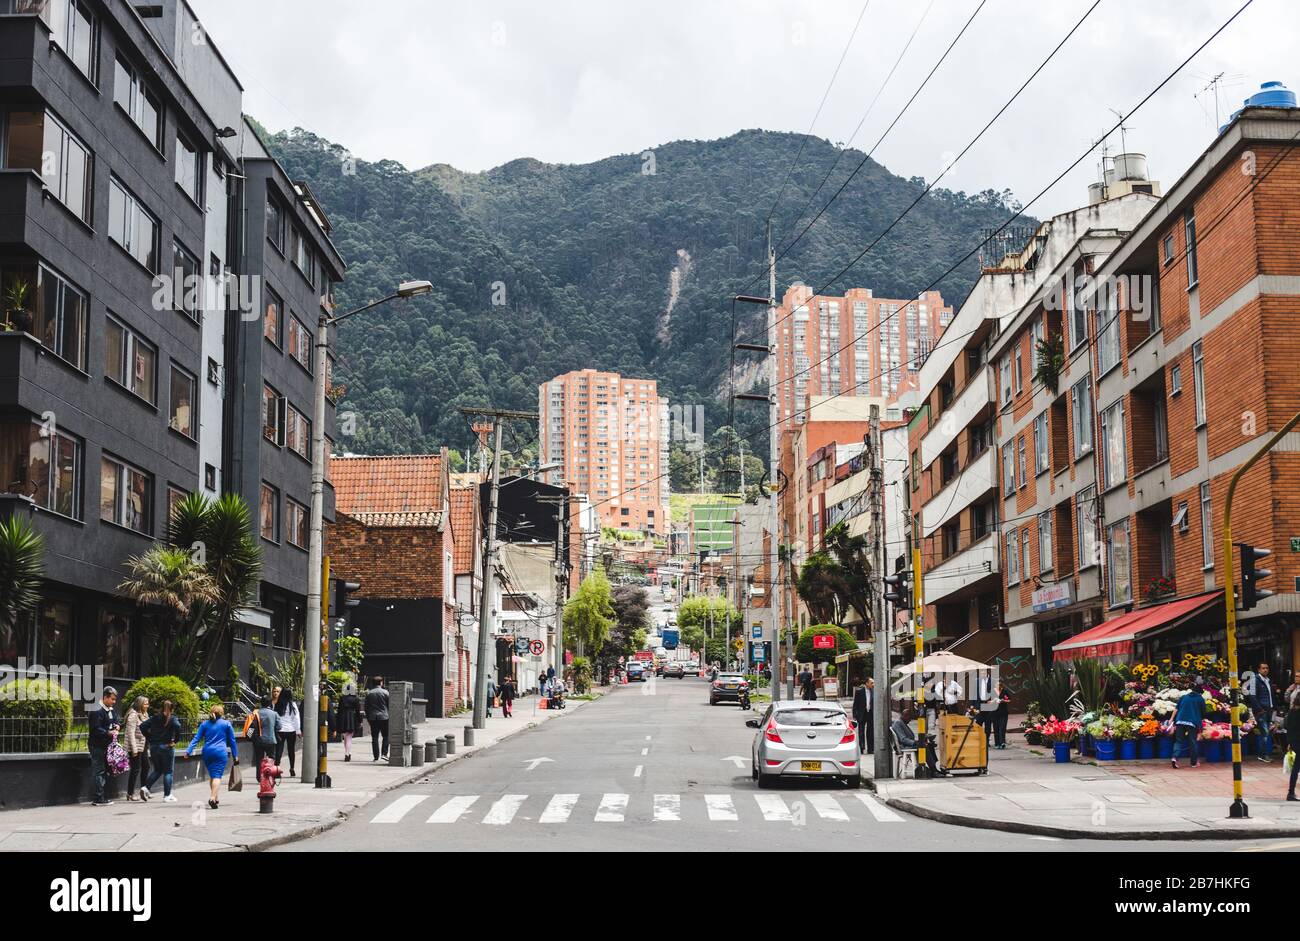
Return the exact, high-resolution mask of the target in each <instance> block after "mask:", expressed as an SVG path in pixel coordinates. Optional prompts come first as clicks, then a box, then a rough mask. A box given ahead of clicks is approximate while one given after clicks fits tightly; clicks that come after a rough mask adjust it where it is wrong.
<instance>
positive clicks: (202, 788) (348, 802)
mask: <svg viewBox="0 0 1300 941" xmlns="http://www.w3.org/2000/svg"><path fill="white" fill-rule="evenodd" d="M536 704H537V697H536V696H529V697H527V698H525V699H521V700H518V701H517V702H516V703H515V714H514V717H513V718H510V719H505V718H503V717H502V715H501V710H500V709H494V710H493V716H492V718H490V719H488V721H487V728H485V729H479V730H477V731H476V732H475V743H474V745H473V746H471V747H469V748H466V747H465V745H464V744H463V742H464V727H465V726H466V725H469V724H471V722H472V719H471V716H470V714H468V713H466V714H465V715H460V716H456V717H454V718H451V719H426V720H425V721H424V722H423V723H422V724H420V725H419V726H417V728H418V730H419V733H418V734H419V740H420V742H421V743H424V742H428V741H431V740H432V739H434V738H436V737H441V736H443V735H446V734H447V733H448V732H450V733H452V734H454V735H455V736H456V754H455V755H451V756H449V757H448V758H445V759H443V760H441V761H437V762H434V763H433V764H431V765H429V764H426V765H424V766H423V767H418V768H396V767H391V766H389V765H388V763H387V762H384V761H379V762H375V761H372V760H371V758H372V753H371V745H370V739H369V738H368V737H367V738H364V739H361V738H357V739H354V740H353V742H352V761H350V762H346V763H345V762H344V761H343V743H342V742H331V743H330V745H329V774H330V778H331V779H332V781H333V786H332V787H330V788H329V789H317V788H315V787H312V786H308V785H304V784H302V783H301V782H300V780H299V779H296V778H295V779H292V780H291V779H289V777H288V774H289V771H288V768H287V767H286V768H285V769H284V772H285V776H284V777H282V778H281V779H280V781H279V782H278V784H277V786H276V794H277V796H276V799H275V812H274V813H272V814H267V815H263V814H260V813H258V801H257V781H256V780H255V779H254V777H253V775H252V773H251V770H252V769H250V768H249V767H247V766H246V765H244V764H241V765H240V769H241V770H242V771H243V772H244V788H243V790H242V791H241V792H239V793H235V794H232V793H230V792H229V791H226V790H224V789H223V790H222V793H221V809H220V810H209V809H208V786H207V779H206V778H204V779H202V780H201V781H198V782H196V783H193V784H189V785H186V786H183V787H177V788H176V790H175V794H176V797H177V798H178V800H177V801H176V803H174V804H165V803H163V801H162V784H161V782H159V784H158V785H157V788H156V789H155V792H154V797H153V800H151V801H149V802H147V803H140V802H134V803H132V802H128V801H126V800H125V799H119V800H117V801H116V802H115V803H114V804H113V805H112V806H111V807H92V806H90V805H89V804H76V805H63V806H58V807H37V808H32V809H29V810H7V811H0V852H23V851H31V850H35V851H39V852H58V851H76V852H85V851H89V850H106V851H110V852H112V851H118V850H124V851H128V852H159V851H161V852H171V853H176V852H182V853H184V852H201V851H211V850H264V849H269V848H270V847H273V846H277V845H279V844H281V843H288V842H291V841H293V840H300V839H305V838H307V837H310V836H314V835H315V834H317V833H321V832H324V831H325V830H329V829H330V828H332V827H335V826H338V824H340V823H342V822H343V820H345V819H346V818H347V817H348V815H349V814H351V813H352V812H353V811H355V810H356V809H357V808H358V807H361V806H363V805H364V804H366V803H367V802H369V801H371V800H373V799H374V798H375V797H376V796H377V795H379V794H381V793H383V792H384V791H389V790H392V789H393V788H395V787H400V786H401V785H403V784H408V783H410V782H411V781H415V780H418V779H420V778H423V777H425V776H426V775H428V774H431V773H434V772H436V771H437V770H438V769H439V768H442V767H444V766H446V765H448V764H451V763H453V762H455V761H460V760H463V759H465V758H467V757H470V756H472V755H474V754H477V753H478V752H480V751H482V750H483V749H485V748H491V747H492V746H493V745H495V744H496V743H497V742H500V741H503V740H505V739H507V738H510V737H512V736H514V735H518V734H519V733H521V732H524V731H526V730H527V729H531V728H535V727H537V726H539V725H541V724H543V723H546V722H550V721H553V720H558V719H563V718H564V717H565V716H567V715H571V714H573V713H574V712H575V711H577V710H579V709H581V708H583V707H584V706H586V705H587V704H588V702H587V701H584V700H570V701H569V703H568V705H567V707H566V708H565V709H563V710H556V711H553V712H552V711H548V710H545V709H540V710H539V709H537V708H536ZM299 746H300V749H301V742H300V743H299ZM299 759H300V760H301V752H300V754H299ZM177 760H178V761H180V760H183V759H180V758H179V757H178V758H177ZM191 760H197V759H191ZM286 764H287V762H286ZM299 771H301V766H299Z"/></svg>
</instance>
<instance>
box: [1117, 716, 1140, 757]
mask: <svg viewBox="0 0 1300 941" xmlns="http://www.w3.org/2000/svg"><path fill="white" fill-rule="evenodd" d="M1115 738H1116V739H1117V740H1118V741H1119V759H1120V760H1121V761H1136V760H1137V756H1138V746H1137V723H1135V722H1133V720H1131V719H1118V720H1117V721H1116V722H1115Z"/></svg>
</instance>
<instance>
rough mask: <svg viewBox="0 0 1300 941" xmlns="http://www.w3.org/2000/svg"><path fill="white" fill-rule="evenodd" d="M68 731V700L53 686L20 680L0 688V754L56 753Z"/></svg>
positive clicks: (54, 684) (64, 693)
mask: <svg viewBox="0 0 1300 941" xmlns="http://www.w3.org/2000/svg"><path fill="white" fill-rule="evenodd" d="M12 720H26V721H12ZM71 728H72V698H71V697H70V696H69V695H68V693H67V691H66V690H65V689H64V688H63V687H62V686H60V685H59V684H58V683H57V682H55V681H51V680H48V679H30V680H29V679H21V680H14V681H13V682H11V683H6V684H5V685H4V686H0V752H51V751H57V750H58V748H59V745H60V744H61V743H62V742H63V740H64V738H66V737H67V734H68V730H69V729H71Z"/></svg>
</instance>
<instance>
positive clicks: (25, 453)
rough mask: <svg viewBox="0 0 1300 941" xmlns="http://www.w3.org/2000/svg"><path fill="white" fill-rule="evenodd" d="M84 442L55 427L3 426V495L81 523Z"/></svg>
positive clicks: (0, 446)
mask: <svg viewBox="0 0 1300 941" xmlns="http://www.w3.org/2000/svg"><path fill="white" fill-rule="evenodd" d="M81 467H82V444H81V439H80V438H77V437H74V436H73V435H70V434H68V433H67V432H66V431H64V430H63V429H61V428H58V427H57V426H56V425H54V424H53V423H50V424H46V423H44V422H29V421H19V422H14V423H11V424H4V425H0V474H2V475H3V476H2V477H0V491H3V492H5V493H20V494H22V495H24V496H26V497H30V498H31V499H32V501H33V502H34V503H35V504H36V505H37V506H40V507H44V508H45V509H47V510H52V511H53V512H55V513H60V514H62V515H63V516H68V517H71V518H73V519H81V517H82V514H81Z"/></svg>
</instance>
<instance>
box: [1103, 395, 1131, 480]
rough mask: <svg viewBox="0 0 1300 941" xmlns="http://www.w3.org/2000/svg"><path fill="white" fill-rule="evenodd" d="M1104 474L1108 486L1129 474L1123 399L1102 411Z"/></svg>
mask: <svg viewBox="0 0 1300 941" xmlns="http://www.w3.org/2000/svg"><path fill="white" fill-rule="evenodd" d="M1101 446H1102V463H1103V464H1104V467H1103V469H1102V474H1103V476H1104V478H1105V481H1106V486H1107V487H1113V486H1115V485H1116V484H1118V483H1120V482H1121V481H1123V480H1124V479H1125V478H1126V477H1127V476H1128V464H1127V456H1126V454H1125V448H1124V401H1123V400H1122V399H1121V400H1120V401H1118V402H1116V403H1115V404H1114V405H1112V406H1111V407H1110V408H1108V409H1106V410H1105V411H1103V412H1102V413H1101Z"/></svg>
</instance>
